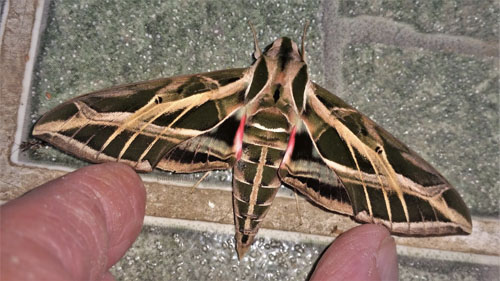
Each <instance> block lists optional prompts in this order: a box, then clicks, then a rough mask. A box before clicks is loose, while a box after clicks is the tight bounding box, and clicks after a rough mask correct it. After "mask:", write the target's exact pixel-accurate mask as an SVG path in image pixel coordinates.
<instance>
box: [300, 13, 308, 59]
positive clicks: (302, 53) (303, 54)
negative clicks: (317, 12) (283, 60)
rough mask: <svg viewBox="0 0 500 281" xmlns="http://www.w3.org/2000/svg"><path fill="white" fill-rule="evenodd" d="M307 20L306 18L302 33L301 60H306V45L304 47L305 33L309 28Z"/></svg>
mask: <svg viewBox="0 0 500 281" xmlns="http://www.w3.org/2000/svg"><path fill="white" fill-rule="evenodd" d="M309 23H310V22H309V20H306V25H305V26H304V32H303V33H302V50H301V55H302V60H303V61H306V47H305V42H306V33H307V29H308V28H309Z"/></svg>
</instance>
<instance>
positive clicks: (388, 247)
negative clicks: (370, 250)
mask: <svg viewBox="0 0 500 281" xmlns="http://www.w3.org/2000/svg"><path fill="white" fill-rule="evenodd" d="M377 269H378V272H379V274H380V280H384V281H385V280H398V256H397V253H396V243H395V242H394V238H392V237H391V236H388V237H386V238H385V239H384V240H382V243H380V246H379V248H378V250H377Z"/></svg>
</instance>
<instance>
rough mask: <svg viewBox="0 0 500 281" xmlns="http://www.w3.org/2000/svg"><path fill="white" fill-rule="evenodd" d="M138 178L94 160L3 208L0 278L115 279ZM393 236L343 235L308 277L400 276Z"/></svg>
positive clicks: (130, 228)
mask: <svg viewBox="0 0 500 281" xmlns="http://www.w3.org/2000/svg"><path fill="white" fill-rule="evenodd" d="M145 204H146V191H145V189H144V185H143V184H142V181H141V180H140V178H139V176H138V175H137V174H136V173H135V172H134V171H133V170H132V169H131V168H129V167H128V166H126V165H123V164H118V163H107V164H99V165H92V166H88V167H85V168H81V169H79V170H77V171H75V172H73V173H70V174H67V175H65V176H63V177H61V178H58V179H55V180H53V181H50V182H48V183H45V184H43V185H41V186H39V187H38V188H35V189H34V190H32V191H30V192H28V193H26V194H24V195H23V196H21V197H19V198H17V199H14V200H12V201H9V202H8V203H6V204H4V205H3V206H1V207H0V272H1V273H2V274H1V278H0V279H1V280H54V281H56V280H114V278H113V276H112V275H111V274H110V273H109V271H108V270H109V268H110V267H111V266H112V265H113V264H115V263H116V262H117V261H118V260H119V259H120V258H121V257H122V256H123V255H124V254H125V252H126V251H127V249H128V248H129V247H130V246H131V245H132V243H133V242H134V241H135V239H136V238H137V236H138V235H139V232H140V230H141V227H142V222H143V219H144V214H145ZM397 276H398V268H397V256H396V246H395V243H394V239H393V238H392V237H391V236H390V235H389V232H388V231H387V230H386V229H385V228H383V227H381V226H377V225H362V226H359V227H356V228H354V229H352V230H349V231H347V232H346V233H344V234H342V235H341V236H340V237H339V238H337V239H336V240H335V242H334V243H333V244H332V245H331V246H330V247H329V248H328V249H327V250H326V252H325V253H324V254H323V256H322V258H321V259H320V261H319V262H318V264H317V267H316V269H315V270H314V273H313V274H312V276H311V279H310V280H314V281H317V280H397Z"/></svg>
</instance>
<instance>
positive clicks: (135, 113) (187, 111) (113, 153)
mask: <svg viewBox="0 0 500 281" xmlns="http://www.w3.org/2000/svg"><path fill="white" fill-rule="evenodd" d="M248 75H249V73H248V72H246V69H229V70H221V71H215V72H209V73H202V74H195V75H186V76H178V77H172V78H164V79H158V80H153V81H146V82H139V83H133V84H128V85H123V86H118V87H113V88H110V89H106V90H102V91H97V92H93V93H90V94H87V95H83V96H80V97H77V98H74V99H72V100H70V101H67V102H65V103H63V104H61V105H59V106H58V107H56V108H55V109H53V110H51V111H49V112H48V113H46V114H45V115H44V116H43V117H42V118H41V119H40V120H39V121H38V122H37V124H36V125H35V127H34V129H33V135H34V136H35V137H37V138H40V139H43V140H45V141H47V142H48V143H51V144H53V145H54V146H56V147H58V148H60V149H61V150H63V151H66V152H69V153H71V154H73V155H75V156H77V157H80V158H83V159H86V160H88V161H91V162H109V161H119V162H123V163H126V164H129V165H130V166H132V167H134V168H135V169H137V170H140V171H151V170H152V169H153V168H154V167H155V166H156V165H157V164H158V163H159V162H160V161H161V160H162V159H163V158H164V156H165V155H166V154H167V153H168V152H169V151H170V150H172V149H173V148H174V147H177V146H178V145H179V144H180V143H183V142H185V141H187V140H190V139H194V138H196V137H198V136H200V135H203V134H209V133H210V132H211V131H213V129H214V128H216V127H217V126H219V125H221V123H224V122H225V120H226V119H228V118H229V117H230V116H232V114H233V113H234V112H235V111H236V110H237V109H238V108H240V107H241V106H242V105H243V101H244V94H245V90H246V88H247V85H248V80H249V78H248Z"/></svg>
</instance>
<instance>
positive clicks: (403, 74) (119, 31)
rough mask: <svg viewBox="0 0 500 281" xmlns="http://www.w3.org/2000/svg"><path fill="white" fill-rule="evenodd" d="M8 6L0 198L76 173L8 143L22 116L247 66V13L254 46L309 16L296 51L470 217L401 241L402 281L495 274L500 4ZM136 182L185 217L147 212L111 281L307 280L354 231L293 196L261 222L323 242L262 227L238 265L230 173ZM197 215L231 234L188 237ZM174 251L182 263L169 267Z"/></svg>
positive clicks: (151, 205)
mask: <svg viewBox="0 0 500 281" xmlns="http://www.w3.org/2000/svg"><path fill="white" fill-rule="evenodd" d="M7 2H8V4H9V6H8V8H7V9H5V8H3V10H4V12H6V13H5V15H4V19H5V21H4V22H5V26H6V28H5V29H4V30H5V33H4V34H3V36H2V45H1V48H2V49H1V54H0V58H1V62H0V63H1V66H0V72H1V73H2V75H1V77H0V79H1V80H0V81H1V82H2V87H1V91H2V92H1V102H0V105H1V107H2V110H1V113H0V114H1V118H2V123H1V124H0V147H1V149H0V151H1V152H0V153H1V156H2V158H1V159H0V170H1V171H2V179H1V181H0V186H1V188H2V190H1V194H0V195H1V197H0V199H2V200H10V199H12V198H15V197H17V196H19V195H20V194H22V193H24V192H25V191H27V190H29V189H31V188H33V187H34V186H36V184H37V183H39V182H43V181H46V180H49V179H51V178H53V177H55V176H58V175H62V174H63V172H61V171H60V170H61V168H65V169H68V167H69V168H75V167H78V166H81V165H84V164H85V163H83V162H81V161H79V160H75V159H74V158H72V157H70V156H67V155H65V154H62V153H60V152H58V151H57V150H55V149H53V148H50V147H42V148H39V149H37V150H28V151H27V152H22V151H20V149H19V144H20V143H21V142H22V141H26V140H27V139H28V136H29V132H30V128H31V126H32V124H33V122H34V121H36V120H37V119H38V118H39V116H40V115H41V114H42V113H44V112H46V111H47V110H48V109H50V108H52V107H54V106H55V105H57V104H59V103H60V102H61V101H64V100H66V99H68V98H70V97H73V96H76V95H78V94H82V93H86V92H89V91H92V90H97V89H100V88H104V87H107V86H111V85H115V84H121V83H127V82H134V81H141V80H147V79H153V78H157V77H164V76H172V75H177V74H188V73H196V72H204V71H210V70H216V69H224V68H232V67H243V66H247V65H249V64H250V63H251V58H250V56H251V52H252V51H253V49H252V48H253V47H252V37H251V33H250V31H249V28H248V25H247V23H246V22H247V21H248V20H250V21H251V22H252V23H253V24H254V25H255V26H256V29H257V30H258V31H259V38H260V41H261V45H262V46H261V47H263V46H264V45H266V44H268V43H269V42H271V41H272V40H273V39H275V38H276V37H278V36H284V35H287V36H290V37H292V38H294V39H295V40H296V41H299V40H300V34H301V31H302V27H303V25H304V23H305V20H310V21H311V27H310V31H309V33H308V38H307V41H306V47H307V55H308V62H309V65H310V71H311V72H312V76H313V78H314V80H315V81H317V82H318V83H319V84H322V85H324V86H325V87H326V88H328V89H329V90H331V91H332V92H333V93H335V94H337V95H338V96H340V97H342V98H343V99H344V100H346V101H347V102H349V103H351V104H352V105H354V106H356V107H357V108H358V109H360V110H361V111H362V112H364V113H365V114H367V115H368V116H370V117H371V118H372V119H374V120H375V121H377V122H378V123H379V124H380V125H382V126H383V127H385V128H386V129H387V130H388V131H390V132H392V133H393V134H394V135H395V136H397V137H398V138H400V139H401V140H402V141H403V142H405V143H406V144H408V145H409V146H410V147H411V148H413V149H414V150H416V151H417V152H419V153H420V154H421V155H422V156H423V157H424V158H425V159H427V160H428V161H429V162H430V163H432V164H433V165H434V166H435V167H436V168H438V170H440V171H441V172H442V173H443V174H444V175H445V176H446V177H447V178H448V179H449V180H450V181H451V182H452V183H453V184H454V185H455V186H456V188H457V190H458V191H459V192H460V194H461V195H462V196H463V198H464V200H465V202H466V204H467V205H468V206H469V207H470V209H471V212H472V214H473V219H474V233H473V234H472V235H470V236H467V237H443V238H426V239H415V238H400V239H398V240H397V241H398V244H399V245H401V246H400V247H399V250H398V251H399V254H400V260H399V261H400V269H401V270H400V271H401V272H400V277H401V279H402V280H450V279H453V280H492V279H495V278H498V276H500V275H499V274H500V273H499V263H500V260H499V255H500V253H499V249H500V241H499V240H500V238H499V235H498V232H499V229H500V227H499V224H498V215H499V209H498V203H499V202H498V198H500V188H499V172H498V171H499V167H498V157H499V149H498V137H499V135H498V132H499V128H498V92H499V85H498V73H499V71H498V67H499V66H498V37H499V34H498V32H499V31H498V24H497V18H498V15H499V14H500V12H499V5H498V3H496V4H495V3H493V1H491V2H490V1H481V2H478V3H476V2H471V3H469V4H463V3H462V2H461V1H443V2H436V1H433V2H432V3H433V4H432V5H431V4H427V2H422V3H420V2H415V3H414V4H412V3H409V2H401V1H379V2H377V4H366V3H370V2H368V1H367V2H366V3H365V2H362V1H331V2H330V1H286V2H285V1H255V2H253V3H252V4H249V3H248V2H246V1H232V2H230V3H229V2H226V3H225V4H224V5H223V4H217V3H219V2H215V1H213V2H210V1H194V2H195V3H190V4H185V3H184V1H169V2H168V3H167V2H166V1H165V2H159V3H157V2H154V3H150V4H146V3H138V1H116V2H112V1H87V2H85V3H83V2H81V1H77V0H74V1H71V0H59V1H51V2H50V3H49V2H46V1H37V2H36V3H39V5H41V6H43V5H45V7H41V6H40V7H37V6H36V3H35V1H30V0H25V1H7ZM0 3H1V1H0ZM403 3H406V4H403ZM429 3H430V2H429ZM3 7H5V6H3ZM37 11H38V13H37ZM42 11H43V13H42ZM33 26H35V28H33ZM32 31H33V33H32ZM32 36H33V38H34V39H36V38H40V40H39V41H38V40H32ZM39 36H40V37H39ZM30 47H31V48H30ZM30 51H31V52H30ZM26 62H27V64H25V63H26ZM25 77H26V78H25ZM30 79H31V80H30ZM30 81H31V86H29V85H30ZM20 105H21V106H20ZM18 110H19V112H20V114H19V117H17V113H18ZM16 120H18V121H19V123H18V125H17V128H18V130H17V133H15V132H16ZM14 136H15V137H14ZM11 156H12V159H13V160H14V163H13V162H11V161H10V158H11ZM43 167H52V170H48V169H46V168H43ZM54 169H55V170H54ZM21 175H22V177H21ZM196 177H199V175H197V176H195V177H189V176H188V177H181V178H180V179H181V180H183V181H185V182H184V183H183V184H177V185H190V184H192V183H190V182H193V181H195V180H196ZM146 180H148V181H149V183H148V184H147V189H148V193H149V194H150V196H149V197H148V200H149V201H148V207H147V212H148V214H149V215H153V216H157V217H170V218H175V219H181V220H169V219H165V220H163V221H162V220H161V219H155V220H153V219H148V221H149V222H150V223H149V226H148V227H145V228H144V230H143V233H142V235H141V237H140V239H139V240H138V241H137V243H136V244H135V246H134V248H133V249H132V250H131V251H129V253H128V254H127V256H126V257H125V258H124V259H123V260H122V261H121V262H120V264H119V265H117V266H116V267H115V268H114V272H115V274H116V275H117V276H118V277H119V279H122V280H129V279H130V280H132V279H142V280H144V279H148V278H149V279H150V280H154V279H157V276H170V277H171V278H172V279H173V278H177V277H181V278H183V279H185V278H187V279H197V278H199V276H211V277H212V276H213V278H211V279H214V280H228V277H234V276H238V278H240V279H246V280H248V279H252V280H253V279H255V280H284V279H285V277H289V278H290V280H304V279H305V278H306V277H307V274H308V272H309V270H310V268H311V267H312V265H313V263H314V261H315V260H316V259H317V257H318V256H319V253H321V251H322V250H323V249H324V248H325V247H326V245H327V241H330V240H331V239H328V238H325V236H326V235H330V234H331V232H332V229H334V227H335V226H337V232H336V233H338V232H341V231H343V230H346V229H348V228H350V227H352V226H353V225H354V223H352V222H351V221H350V220H349V219H347V218H343V217H340V216H336V215H332V214H329V213H326V212H324V211H322V210H320V209H318V208H316V207H314V206H311V205H310V204H308V202H306V201H305V200H300V204H299V205H300V207H301V210H302V212H303V218H304V220H305V223H303V224H302V225H300V224H299V222H298V219H297V216H296V213H294V212H293V210H295V208H296V207H295V200H294V199H293V197H290V196H289V195H288V194H286V193H284V194H283V196H282V197H280V198H278V199H277V201H276V202H275V203H274V204H273V208H272V210H271V212H270V213H269V215H268V217H267V218H266V224H265V225H264V227H266V228H273V229H279V230H286V231H296V232H298V233H307V234H314V235H323V238H318V236H300V235H299V236H294V235H291V236H290V234H289V233H287V232H277V234H276V233H274V232H269V231H262V232H261V233H260V234H261V237H262V240H261V241H259V243H257V245H255V246H254V248H253V249H252V252H253V253H254V254H253V256H252V255H250V256H249V257H248V259H247V260H246V261H245V260H244V261H243V262H241V263H239V262H238V261H237V259H236V256H235V253H234V250H233V247H232V245H233V242H232V240H231V237H232V234H231V232H232V226H231V225H230V224H231V223H232V213H231V212H232V211H231V208H232V206H231V200H230V193H229V192H228V191H227V190H229V189H228V188H230V184H229V182H230V181H229V180H230V177H229V175H228V174H224V173H215V174H214V175H211V176H210V178H209V179H208V180H207V181H206V182H204V186H206V187H213V186H217V187H218V189H201V190H199V192H196V193H195V194H193V195H189V192H187V191H186V190H187V189H186V188H185V187H173V186H168V185H171V184H172V181H173V180H172V179H171V178H170V176H169V175H167V174H165V173H156V174H154V175H152V176H149V177H148V178H147V179H146ZM159 182H160V183H159ZM162 183H163V184H162ZM165 183H167V185H165ZM186 202H191V204H186ZM193 205H196V206H200V207H199V208H196V209H195V210H193V209H192V208H191V207H190V206H193ZM291 210H292V211H291ZM312 218H314V219H312ZM186 220H187V221H186ZM192 220H201V221H212V222H214V221H215V222H220V223H223V224H226V226H220V227H213V226H214V225H215V226H219V225H218V224H217V225H216V224H213V225H212V226H210V227H208V230H206V231H195V230H193V228H192V227H190V225H192V223H189V221H192ZM200 224H201V223H200ZM203 225H205V223H203ZM209 225H210V224H209ZM221 229H222V230H221ZM228 229H230V230H229V231H228ZM179 237H182V239H180V238H179ZM287 237H293V238H287ZM203 245H205V246H206V247H208V248H204V247H203ZM422 245H426V246H425V247H424V248H423V247H422ZM426 248H430V249H426ZM163 249H168V250H163ZM203 249H208V250H203ZM214 253H217V254H216V255H214ZM172 255H175V256H177V258H176V259H171V260H166V259H165V258H164V257H165V256H172ZM214 256H215V258H214ZM193 265H195V266H194V267H193ZM192 268H198V270H192ZM297 268H300V269H301V270H300V271H299V270H297ZM259 274H262V275H259ZM450 276H453V277H452V278H451V277H450ZM266 278H267V279H266ZM294 278H295V279H294Z"/></svg>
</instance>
